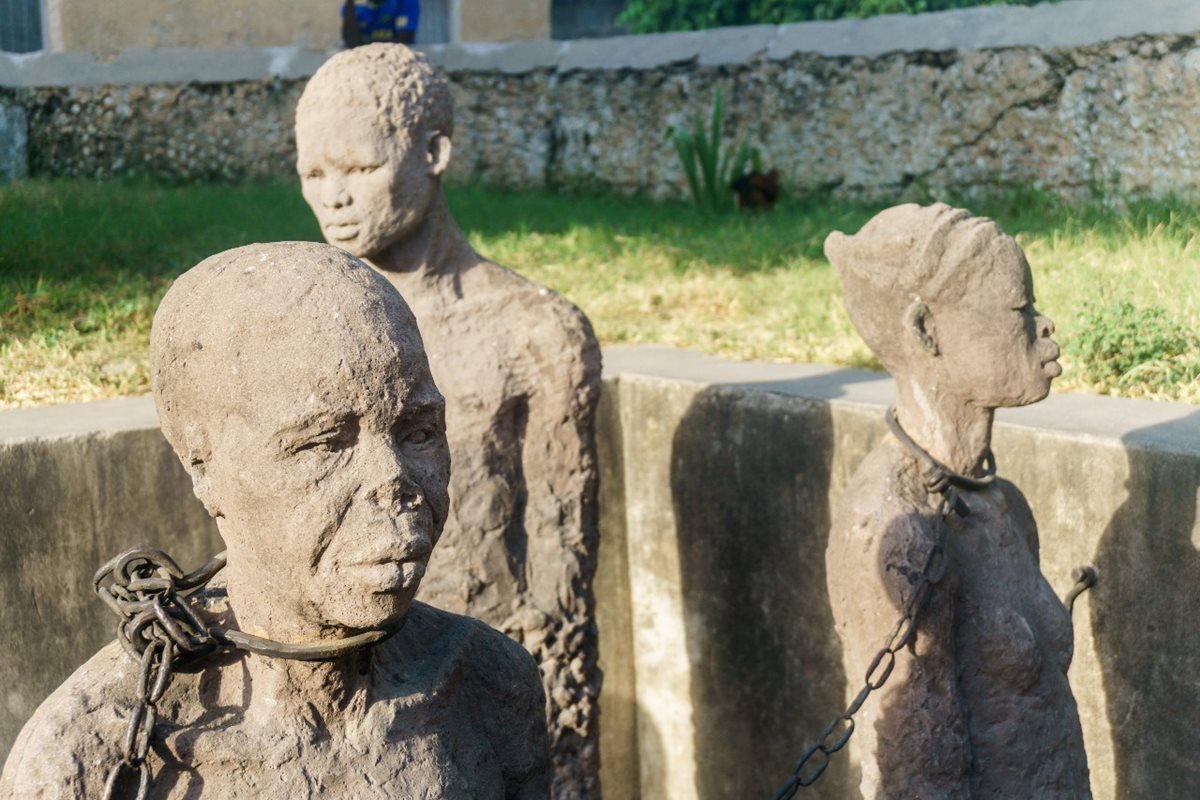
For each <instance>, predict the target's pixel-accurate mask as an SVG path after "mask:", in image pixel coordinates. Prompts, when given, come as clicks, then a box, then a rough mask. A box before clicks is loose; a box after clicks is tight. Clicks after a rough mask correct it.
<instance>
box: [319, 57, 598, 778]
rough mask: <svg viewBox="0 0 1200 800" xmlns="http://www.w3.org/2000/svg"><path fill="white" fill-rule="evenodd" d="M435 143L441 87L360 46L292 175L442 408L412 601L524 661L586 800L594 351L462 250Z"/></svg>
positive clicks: (333, 84)
mask: <svg viewBox="0 0 1200 800" xmlns="http://www.w3.org/2000/svg"><path fill="white" fill-rule="evenodd" d="M452 134H453V105H452V100H451V95H450V89H449V85H448V83H447V81H446V80H445V78H444V77H442V76H441V75H439V74H437V73H436V72H435V71H434V69H433V68H432V67H431V66H430V64H429V62H428V61H427V60H426V59H425V57H424V56H422V55H421V54H419V53H415V52H413V51H412V50H409V49H408V48H406V47H404V46H403V45H396V44H375V45H367V46H364V47H359V48H356V49H353V50H349V51H345V52H342V53H338V54H337V55H335V56H333V57H332V58H330V59H329V60H328V61H327V62H326V63H325V64H324V65H323V66H322V67H321V68H320V69H319V70H318V71H317V73H316V74H315V75H314V76H313V78H312V80H311V81H310V82H309V84H308V86H307V87H306V88H305V90H304V94H303V96H302V97H301V99H300V103H299V107H298V109H297V115H296V145H297V151H298V160H297V168H298V171H299V174H300V178H301V185H302V189H303V193H304V197H305V199H306V200H307V201H308V204H309V206H310V207H311V208H312V210H313V213H314V214H315V215H316V218H317V220H318V222H319V224H320V226H321V231H322V232H323V234H324V236H325V238H326V240H327V241H328V242H329V243H330V244H333V245H336V246H338V247H341V248H343V249H345V250H347V251H349V252H350V253H352V254H354V255H355V256H358V257H359V258H362V259H364V260H365V261H366V262H367V263H368V264H370V265H371V266H372V267H374V268H375V269H377V270H378V271H379V273H380V274H381V275H383V276H384V277H385V278H387V280H389V281H390V282H391V283H392V284H393V285H394V286H396V288H398V289H399V290H400V292H401V294H402V295H404V297H405V299H406V300H407V301H408V302H409V304H410V305H411V306H412V309H413V312H414V313H415V314H416V317H417V323H418V324H419V325H420V328H421V334H422V337H423V338H424V341H425V347H426V350H427V352H428V353H429V362H430V367H431V368H432V370H433V376H434V378H435V379H436V380H437V383H438V386H439V387H440V388H441V390H442V392H443V393H444V394H445V396H446V420H447V429H448V431H449V439H450V449H451V453H452V455H453V460H454V475H453V478H452V481H451V487H450V497H451V508H450V515H449V519H448V521H447V523H446V533H445V536H444V538H443V540H442V543H441V545H440V546H439V549H438V553H437V554H436V555H435V557H434V560H433V570H432V574H431V580H428V581H426V583H425V584H424V585H423V587H422V598H424V599H425V600H427V601H428V602H430V603H432V604H434V605H438V606H441V607H444V608H448V609H450V610H452V611H456V612H458V613H464V614H470V615H472V616H476V617H479V618H481V619H483V620H485V621H487V622H489V623H490V624H492V625H494V626H496V627H497V628H499V629H501V630H503V631H505V632H506V633H508V634H509V635H511V636H512V637H513V638H515V639H516V640H518V641H520V642H522V643H523V644H524V645H525V646H526V648H528V649H529V650H530V651H531V652H532V653H533V654H534V655H535V657H536V658H537V659H538V661H539V662H540V663H541V669H542V675H543V680H544V682H545V687H546V690H547V695H548V697H549V700H550V702H549V708H548V715H549V720H550V730H551V752H552V757H553V759H554V762H555V763H554V768H555V788H554V794H555V796H556V797H560V798H572V797H581V798H586V797H595V796H596V795H597V792H598V787H597V786H596V778H595V775H596V772H597V769H598V767H597V754H596V736H597V728H596V714H595V709H594V703H595V697H596V692H597V690H598V685H599V677H598V673H597V669H596V657H597V643H596V632H595V624H594V617H593V595H592V588H591V581H592V575H593V573H594V570H595V557H596V546H597V507H596V487H597V484H596V480H597V479H596V464H595V443H594V439H593V424H594V416H595V409H596V403H597V400H598V396H599V385H600V351H599V348H598V346H597V344H596V340H595V337H594V336H593V334H592V330H591V327H590V325H589V324H588V321H587V319H586V318H585V317H584V315H583V314H582V313H581V312H580V311H579V310H578V309H577V308H575V306H573V305H572V304H571V303H569V302H568V301H566V300H564V299H563V298H562V297H560V296H558V295H556V294H555V293H554V292H551V291H550V290H548V289H545V288H543V287H541V286H538V285H536V284H534V283H531V282H529V281H527V280H525V279H524V278H522V277H520V276H518V275H516V274H514V273H513V272H510V271H509V270H507V269H505V268H503V267H500V266H498V265H496V264H494V263H492V262H491V261H488V260H487V259H485V258H483V257H482V256H480V255H479V254H478V253H476V252H475V251H474V250H473V249H472V248H471V246H470V244H469V243H468V242H467V240H466V237H465V236H464V235H463V233H462V231H461V230H460V229H459V227H458V225H457V224H456V222H455V220H454V218H453V217H452V216H451V213H450V210H449V208H448V207H447V205H446V199H445V197H444V196H443V192H442V178H443V176H444V175H445V172H446V168H447V166H448V165H449V163H450V152H451V136H452Z"/></svg>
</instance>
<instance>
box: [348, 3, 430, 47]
mask: <svg viewBox="0 0 1200 800" xmlns="http://www.w3.org/2000/svg"><path fill="white" fill-rule="evenodd" d="M420 15H421V1H420V0H366V2H355V1H354V0H345V2H344V3H343V4H342V41H343V42H345V44H346V47H357V46H358V45H360V44H370V43H371V42H400V43H401V44H412V43H413V41H414V40H415V39H416V36H417V20H418V18H419V17H420Z"/></svg>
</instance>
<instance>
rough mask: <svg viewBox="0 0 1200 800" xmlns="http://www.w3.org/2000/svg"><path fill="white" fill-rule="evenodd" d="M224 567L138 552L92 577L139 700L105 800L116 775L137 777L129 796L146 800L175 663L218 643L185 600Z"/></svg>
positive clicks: (220, 561)
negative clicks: (129, 663) (130, 662)
mask: <svg viewBox="0 0 1200 800" xmlns="http://www.w3.org/2000/svg"><path fill="white" fill-rule="evenodd" d="M223 566H225V554H224V553H222V554H220V555H218V556H217V557H216V558H213V559H211V560H210V561H208V563H206V564H205V565H204V566H202V567H201V568H200V569H198V570H196V571H195V572H193V573H190V574H184V572H183V570H181V569H180V568H179V565H178V564H176V563H175V561H174V560H172V558H171V557H170V556H169V555H167V554H166V553H164V552H163V551H161V550H155V549H153V548H148V547H137V548H134V549H132V550H126V551H125V552H124V553H121V554H120V555H119V556H117V557H116V558H114V559H112V560H111V561H109V562H108V563H107V564H105V565H104V566H103V567H101V568H100V569H99V570H98V571H97V572H96V575H95V577H93V578H92V584H93V586H94V588H95V589H96V593H97V594H98V595H99V596H100V599H102V600H103V601H104V603H105V604H106V605H107V606H108V607H109V608H111V609H112V610H113V611H114V612H115V613H116V614H117V616H119V617H120V618H121V622H120V623H119V624H118V625H117V640H118V641H119V642H120V643H121V646H122V647H123V648H125V652H127V653H129V655H131V656H132V657H133V658H135V659H136V660H137V661H139V662H140V665H141V666H140V669H139V671H138V683H137V702H136V704H135V705H134V707H133V710H132V711H131V712H130V715H129V726H128V728H127V729H126V731H125V743H124V748H123V751H122V758H121V761H119V762H117V764H116V765H115V766H114V767H113V768H112V769H111V770H110V771H109V773H108V779H107V780H106V781H105V783H104V793H103V795H102V797H103V800H112V798H113V797H114V796H115V793H116V791H117V785H118V783H121V782H122V777H123V776H124V777H126V778H135V779H136V782H137V791H136V794H134V797H135V798H137V800H145V797H146V794H147V793H148V792H149V791H150V786H151V783H152V782H153V778H154V775H153V773H152V771H151V768H150V763H149V761H148V760H147V759H148V756H149V753H150V741H151V739H152V738H153V736H154V725H155V723H156V722H157V721H158V701H159V700H160V699H161V698H162V696H163V692H165V691H166V690H167V686H169V685H170V682H171V676H172V671H173V670H174V667H175V664H176V662H177V661H179V660H183V659H186V658H189V657H194V656H199V655H203V654H206V653H209V652H211V651H212V650H214V649H215V648H216V646H217V642H216V640H215V639H213V637H212V635H211V634H210V633H209V631H208V628H207V627H205V625H204V623H202V622H201V621H200V619H199V617H197V616H196V613H195V612H194V611H193V610H192V609H191V607H190V606H189V605H188V604H187V603H186V602H185V600H184V595H186V593H188V592H190V591H194V590H195V589H197V588H199V587H201V586H203V585H204V584H205V583H207V582H208V581H209V579H211V578H212V576H213V575H215V574H216V573H217V572H218V571H219V570H220V569H221V567H223Z"/></svg>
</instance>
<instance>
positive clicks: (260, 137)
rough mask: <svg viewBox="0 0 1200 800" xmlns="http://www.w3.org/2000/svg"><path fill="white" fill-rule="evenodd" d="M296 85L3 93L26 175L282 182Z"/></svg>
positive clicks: (289, 164)
mask: <svg viewBox="0 0 1200 800" xmlns="http://www.w3.org/2000/svg"><path fill="white" fill-rule="evenodd" d="M301 86H302V84H301V83H300V82H298V81H286V82H285V81H270V80H262V81H245V82H239V83H226V84H183V85H167V84H157V85H149V86H100V87H82V86H80V87H68V88H51V87H45V88H34V89H16V90H9V91H10V92H11V94H12V95H14V96H15V100H16V101H17V102H18V103H20V105H22V106H23V107H24V108H25V110H26V112H27V113H28V115H29V169H30V172H31V173H32V174H34V175H54V176H64V175H65V176H72V177H75V176H79V177H94V178H108V177H113V176H117V175H130V174H132V175H145V174H148V175H155V176H162V177H167V178H171V179H182V180H188V179H224V180H230V179H240V178H247V177H265V176H282V175H288V174H290V173H291V172H292V171H293V170H294V167H295V159H296V156H295V149H296V146H295V139H294V136H293V134H292V119H293V118H294V116H295V112H296V101H297V99H298V98H299V96H300V87H301Z"/></svg>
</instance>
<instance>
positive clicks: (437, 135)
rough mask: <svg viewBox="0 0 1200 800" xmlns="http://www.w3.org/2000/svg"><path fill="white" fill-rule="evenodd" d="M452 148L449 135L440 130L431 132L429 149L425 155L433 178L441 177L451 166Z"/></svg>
mask: <svg viewBox="0 0 1200 800" xmlns="http://www.w3.org/2000/svg"><path fill="white" fill-rule="evenodd" d="M450 150H451V146H450V137H449V136H447V135H446V134H444V133H441V132H439V131H435V132H433V133H431V134H429V150H428V152H427V153H426V156H425V157H426V160H427V162H428V164H429V176H430V177H431V178H440V177H441V176H442V174H443V173H445V171H446V168H447V167H449V166H450Z"/></svg>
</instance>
